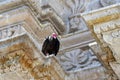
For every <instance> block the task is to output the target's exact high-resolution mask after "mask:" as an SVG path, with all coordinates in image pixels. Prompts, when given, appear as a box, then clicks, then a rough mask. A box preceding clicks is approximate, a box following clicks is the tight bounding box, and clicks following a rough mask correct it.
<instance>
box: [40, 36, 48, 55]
mask: <svg viewBox="0 0 120 80" xmlns="http://www.w3.org/2000/svg"><path fill="white" fill-rule="evenodd" d="M48 43H49V39H48V38H46V40H45V41H44V43H43V46H42V52H43V53H45V51H46V48H47V45H48Z"/></svg>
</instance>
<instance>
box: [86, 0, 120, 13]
mask: <svg viewBox="0 0 120 80" xmlns="http://www.w3.org/2000/svg"><path fill="white" fill-rule="evenodd" d="M119 2H120V0H92V1H90V2H89V3H88V6H87V11H91V10H95V9H99V8H102V7H105V6H109V5H113V4H116V3H119Z"/></svg>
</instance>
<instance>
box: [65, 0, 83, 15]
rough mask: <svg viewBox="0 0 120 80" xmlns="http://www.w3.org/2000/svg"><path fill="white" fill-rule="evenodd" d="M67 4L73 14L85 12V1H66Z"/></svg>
mask: <svg viewBox="0 0 120 80" xmlns="http://www.w3.org/2000/svg"><path fill="white" fill-rule="evenodd" d="M65 3H66V5H67V7H69V8H70V9H71V12H72V14H76V13H79V12H83V11H84V8H85V0H66V1H65Z"/></svg>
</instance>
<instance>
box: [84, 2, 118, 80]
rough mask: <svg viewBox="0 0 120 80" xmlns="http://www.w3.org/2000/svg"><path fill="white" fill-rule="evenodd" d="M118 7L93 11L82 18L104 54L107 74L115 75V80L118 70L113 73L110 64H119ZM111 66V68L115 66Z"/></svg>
mask: <svg viewBox="0 0 120 80" xmlns="http://www.w3.org/2000/svg"><path fill="white" fill-rule="evenodd" d="M119 7H120V4H116V5H113V6H110V7H106V8H103V9H100V10H99V11H97V10H96V11H93V12H91V13H89V14H87V15H86V16H85V15H84V18H85V20H86V21H87V23H88V25H89V27H90V29H91V31H92V33H93V34H94V37H95V38H96V40H97V42H98V43H99V44H100V46H101V48H102V50H103V51H104V52H105V53H106V59H105V60H106V62H105V65H106V66H109V67H107V69H108V70H109V71H108V72H109V73H110V75H112V74H113V75H115V76H114V77H116V78H118V77H119V74H118V73H120V72H119V70H117V71H115V70H114V68H112V69H111V65H110V63H111V62H113V63H114V62H120V49H119V47H120V46H119V45H120V38H119V30H120V26H119V25H120V23H119V22H120V17H119V15H120V11H119ZM103 15H104V16H103ZM88 16H89V18H88ZM90 16H91V18H90ZM113 65H114V64H113ZM113 65H112V67H115V66H116V65H114V66H113ZM118 67H119V65H118ZM114 71H115V72H114ZM115 73H117V74H115ZM116 75H117V76H118V77H117V76H116ZM111 80H113V79H111Z"/></svg>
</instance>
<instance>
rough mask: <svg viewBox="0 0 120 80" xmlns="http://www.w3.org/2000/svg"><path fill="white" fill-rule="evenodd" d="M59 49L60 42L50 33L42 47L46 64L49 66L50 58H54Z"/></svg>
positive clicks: (54, 34) (55, 35)
mask: <svg viewBox="0 0 120 80" xmlns="http://www.w3.org/2000/svg"><path fill="white" fill-rule="evenodd" d="M59 48H60V41H59V40H58V38H57V34H56V33H52V35H51V36H48V37H47V38H46V39H45V41H44V42H43V45H42V53H43V54H44V56H45V57H46V61H45V62H46V63H48V65H50V63H51V59H50V57H52V56H56V55H57V54H58V51H59Z"/></svg>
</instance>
